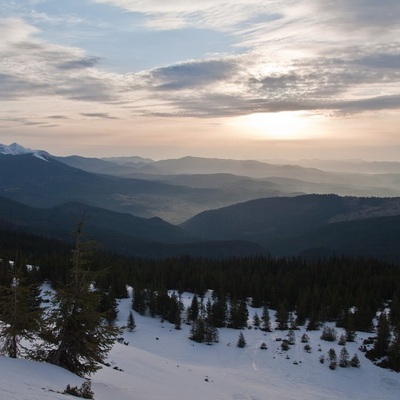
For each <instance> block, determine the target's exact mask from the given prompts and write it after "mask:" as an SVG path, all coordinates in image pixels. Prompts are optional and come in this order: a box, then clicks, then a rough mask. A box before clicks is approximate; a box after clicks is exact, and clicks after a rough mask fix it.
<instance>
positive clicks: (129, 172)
mask: <svg viewBox="0 0 400 400" xmlns="http://www.w3.org/2000/svg"><path fill="white" fill-rule="evenodd" d="M391 167H392V166H391ZM218 168H219V169H218ZM145 171H147V172H145ZM239 172H241V173H242V174H243V175H239ZM174 173H176V174H174ZM268 173H270V174H275V175H278V176H272V175H271V176H267V177H263V178H257V177H255V176H257V175H259V176H265V175H264V174H268ZM246 174H247V175H246ZM251 174H253V176H251ZM132 176H136V177H132ZM139 176H140V177H141V178H138V177H139ZM302 179H305V180H302ZM376 192H377V193H379V194H380V196H385V197H379V196H373V195H372V194H374V193H376ZM306 193H310V194H306ZM318 193H319V194H318ZM332 193H335V194H332ZM348 193H350V194H352V195H351V196H350V195H348ZM343 194H346V195H345V196H343ZM354 194H356V196H354ZM0 196H2V199H1V201H0V223H2V224H5V225H10V226H14V227H19V228H20V229H24V230H28V231H30V232H34V233H40V234H42V233H46V234H47V235H50V236H52V235H54V236H55V237H59V236H60V235H61V237H65V235H66V232H67V230H68V229H69V230H70V231H71V230H73V226H72V225H71V223H72V222H73V220H74V219H73V218H72V217H71V215H75V216H76V215H80V214H81V213H82V212H83V210H85V209H86V210H90V213H89V214H91V218H93V220H92V222H90V224H89V226H88V229H89V232H88V233H89V234H90V235H91V236H93V237H94V238H98V239H99V241H101V242H102V243H103V244H104V245H105V246H106V247H110V248H113V249H115V250H116V251H121V252H130V253H134V254H141V255H145V256H149V255H151V254H153V255H158V256H166V255H171V254H174V255H176V254H179V252H181V253H182V254H185V253H186V252H189V253H190V254H196V255H202V254H213V255H215V254H217V253H218V254H220V255H221V256H223V255H232V254H235V255H240V254H256V253H265V251H269V252H270V253H271V254H272V255H288V256H291V255H296V254H308V255H312V254H313V255H317V254H331V253H344V254H346V253H349V254H350V253H351V254H354V253H357V254H375V255H378V256H379V257H382V258H385V257H389V258H391V259H395V258H396V257H397V255H398V257H399V260H400V250H396V249H397V248H399V249H400V246H399V243H400V232H399V231H398V225H399V215H400V200H399V199H400V197H399V196H400V174H378V175H368V174H345V173H332V172H326V171H322V170H318V169H315V168H302V167H298V166H284V165H272V164H265V163H261V162H257V161H251V160H247V161H240V160H222V159H203V158H199V157H184V158H182V159H178V160H162V161H152V160H150V159H140V158H137V157H133V158H131V157H129V158H127V159H125V158H122V159H120V158H118V157H116V158H113V160H112V161H111V160H105V159H97V158H85V157H80V156H71V157H54V156H51V155H50V154H49V153H47V152H44V151H36V150H31V149H26V148H23V147H22V146H19V145H17V144H15V143H14V144H12V145H10V146H5V145H1V146H0ZM7 201H8V203H7ZM12 201H14V202H18V203H21V204H17V205H16V204H12ZM10 202H11V203H10ZM166 221H168V222H166ZM171 221H172V222H173V223H171ZM67 228H68V229H67ZM377 232H379V234H377ZM372 238H373V240H372ZM383 238H385V239H383Z"/></svg>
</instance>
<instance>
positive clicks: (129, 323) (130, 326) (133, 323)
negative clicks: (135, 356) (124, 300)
mask: <svg viewBox="0 0 400 400" xmlns="http://www.w3.org/2000/svg"><path fill="white" fill-rule="evenodd" d="M126 327H127V328H128V331H129V332H133V331H134V329H135V328H136V321H135V317H134V316H133V314H132V311H129V315H128V320H127V322H126Z"/></svg>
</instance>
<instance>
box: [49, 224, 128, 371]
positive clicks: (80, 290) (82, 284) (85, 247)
mask: <svg viewBox="0 0 400 400" xmlns="http://www.w3.org/2000/svg"><path fill="white" fill-rule="evenodd" d="M82 226H83V219H81V220H80V221H79V222H78V229H77V235H76V244H75V249H74V250H73V254H72V260H71V261H72V267H71V271H70V276H69V280H68V282H67V283H66V284H65V285H63V286H62V287H60V288H59V289H58V290H57V291H56V292H55V294H54V296H53V299H52V307H51V309H50V310H49V314H48V320H47V326H48V329H46V330H45V331H44V332H43V335H42V338H43V339H44V348H42V357H43V358H44V359H45V360H46V361H48V362H50V363H52V364H55V365H58V366H60V367H63V368H65V369H68V370H69V371H71V372H73V373H75V374H77V375H79V376H85V375H87V374H89V375H90V374H91V373H93V372H95V371H97V370H98V369H99V368H100V366H99V364H100V363H103V362H104V360H105V358H106V356H107V354H108V352H109V350H110V349H111V347H112V345H113V343H114V341H115V339H116V337H117V335H118V333H119V332H120V330H119V328H117V327H115V326H113V325H110V324H107V323H106V321H105V318H104V315H103V314H102V313H101V312H100V311H99V306H100V301H101V294H100V293H99V292H98V291H96V290H95V289H94V288H93V281H94V278H95V274H94V273H93V272H92V271H90V262H89V258H88V257H89V255H90V254H91V250H92V247H93V246H91V244H90V243H88V242H84V241H83V235H82Z"/></svg>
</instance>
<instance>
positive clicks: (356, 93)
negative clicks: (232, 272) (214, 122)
mask: <svg viewBox="0 0 400 400" xmlns="http://www.w3.org/2000/svg"><path fill="white" fill-rule="evenodd" d="M92 3H102V4H109V5H114V6H116V7H119V8H121V9H123V10H124V11H129V12H135V13H141V14H142V16H143V18H144V19H145V20H146V24H147V28H148V29H180V28H182V27H191V28H204V27H206V28H207V29H213V30H222V31H224V32H226V33H227V34H228V35H230V36H231V37H232V38H234V40H233V42H234V43H235V45H236V46H239V47H241V54H235V53H232V52H231V53H228V52H227V53H226V54H225V53H224V54H222V53H221V54H214V55H206V56H202V58H199V59H189V60H186V61H183V62H176V63H171V64H170V65H165V66H162V67H158V68H153V69H151V70H148V71H144V72H141V73H132V74H129V73H127V74H120V73H112V72H109V71H107V70H105V69H102V61H103V60H104V58H100V57H97V56H94V55H91V54H88V53H87V52H85V51H84V50H82V49H80V48H77V47H66V46H60V45H55V44H52V43H49V42H48V41H46V40H44V39H42V40H39V39H38V33H39V31H38V29H37V28H35V27H33V26H31V25H29V24H28V23H26V22H24V21H23V20H21V19H8V20H3V21H0V37H1V38H2V40H1V42H0V50H1V51H2V56H3V59H4V60H7V62H3V63H1V64H0V85H1V91H0V98H1V99H3V100H16V99H23V98H27V97H37V96H42V97H46V96H47V97H53V98H55V97H56V98H62V99H66V100H72V101H74V100H79V101H85V102H96V103H101V104H102V108H101V111H103V110H106V111H105V112H98V113H97V112H94V113H80V110H79V111H78V115H82V116H85V117H88V118H99V119H101V118H103V119H115V117H112V115H114V111H115V109H111V108H110V109H108V108H104V107H106V105H107V106H109V107H112V106H115V107H117V106H118V107H120V108H119V110H122V111H125V110H130V111H131V112H132V115H138V114H139V115H163V116H167V115H171V116H177V115H178V116H198V117H204V118H205V117H218V116H227V115H229V116H230V115H232V116H234V115H244V114H250V113H254V112H279V111H294V110H315V111H318V110H323V111H327V112H330V113H331V114H334V113H337V114H338V113H340V114H343V115H344V114H352V113H360V112H362V111H363V110H365V111H374V110H384V109H388V110H391V109H397V108H400V107H399V103H398V96H399V95H400V89H399V88H400V72H399V71H400V68H399V67H400V25H399V24H398V23H397V21H398V18H400V5H399V4H400V3H399V2H398V1H397V0H396V1H394V0H382V1H381V2H379V4H378V2H376V1H373V0H354V1H351V2H349V1H345V0H335V1H334V0H326V1H324V2H321V1H319V0H296V1H295V0H286V1H281V0H276V1H275V0H272V1H267V2H266V1H261V0H249V1H243V0H231V1H230V2H226V1H222V0H203V1H202V2H188V1H186V0H171V1H168V2H166V1H161V0H147V1H139V0H92ZM92 6H93V4H92ZM108 22H110V21H108ZM378 31H379V34H377V32H378ZM193 45H194V46H195V45H196V43H193ZM167 50H168V44H167V43H166V51H167ZM229 50H230V49H227V51H229ZM110 57H111V56H110ZM106 62H107V60H106ZM103 106H104V107H103ZM108 110H110V111H109V112H107V111H108ZM57 112H59V113H60V114H62V115H64V111H55V113H57ZM115 115H119V114H115ZM68 117H69V118H71V116H70V115H68ZM53 119H57V118H53ZM60 119H61V118H60Z"/></svg>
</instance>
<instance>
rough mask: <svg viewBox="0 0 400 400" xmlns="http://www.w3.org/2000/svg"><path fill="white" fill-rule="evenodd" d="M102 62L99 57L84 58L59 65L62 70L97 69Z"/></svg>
mask: <svg viewBox="0 0 400 400" xmlns="http://www.w3.org/2000/svg"><path fill="white" fill-rule="evenodd" d="M99 61H100V58H99V57H84V58H81V59H77V60H68V61H65V62H63V63H60V64H58V66H57V67H58V68H60V69H67V70H68V69H86V68H93V67H95V66H96V65H97V64H98V63H99Z"/></svg>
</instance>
